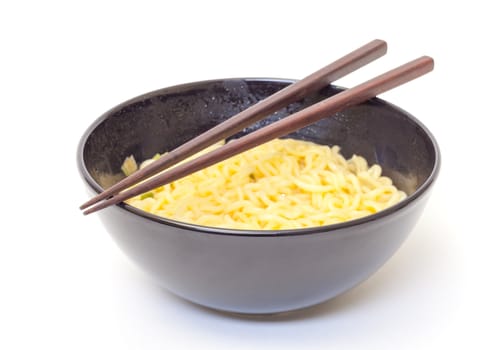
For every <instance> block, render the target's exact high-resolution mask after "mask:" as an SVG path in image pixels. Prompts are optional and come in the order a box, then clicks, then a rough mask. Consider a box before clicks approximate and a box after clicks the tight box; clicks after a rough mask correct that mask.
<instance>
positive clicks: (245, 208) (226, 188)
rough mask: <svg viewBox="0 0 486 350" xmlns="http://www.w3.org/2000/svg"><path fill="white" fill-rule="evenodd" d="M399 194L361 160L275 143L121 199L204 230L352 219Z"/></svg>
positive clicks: (322, 148)
mask: <svg viewBox="0 0 486 350" xmlns="http://www.w3.org/2000/svg"><path fill="white" fill-rule="evenodd" d="M220 146H221V144H218V145H214V146H212V147H210V148H208V149H206V150H205V151H204V152H207V151H209V150H211V149H214V147H220ZM197 156H198V155H196V156H195V157H197ZM142 166H143V165H142ZM405 197H406V195H405V193H404V192H402V191H399V190H397V188H396V187H395V186H393V184H392V181H391V179H390V178H388V177H384V176H381V168H380V166H378V165H372V166H371V167H368V164H367V162H366V160H365V159H364V158H363V157H360V156H356V155H354V156H353V157H351V158H350V159H349V160H346V159H345V158H344V157H343V156H342V155H341V154H340V153H339V147H337V146H333V147H328V146H321V145H317V144H314V143H311V142H305V141H298V140H293V139H277V140H273V141H271V142H268V143H266V144H263V145H261V146H259V147H256V148H254V149H252V150H249V151H247V152H244V153H242V154H239V155H237V156H234V157H232V158H230V159H227V160H226V161H223V162H221V163H218V164H216V165H213V166H211V167H208V168H206V169H203V170H201V171H199V172H197V173H194V174H192V175H190V176H187V177H185V178H182V179H180V180H178V181H175V182H174V183H171V184H169V185H166V186H162V187H159V188H157V189H155V190H153V191H151V192H150V193H146V194H144V195H142V196H138V197H135V198H132V199H129V200H128V201H127V202H128V203H129V204H131V205H133V206H135V207H137V208H140V209H143V210H145V211H148V212H150V213H153V214H157V215H160V216H163V217H166V218H170V219H174V220H178V221H184V222H189V223H194V224H199V225H204V226H213V227H226V228H236V229H250V230H281V229H294V228H303V227H313V226H322V225H328V224H333V223H338V222H343V221H347V220H352V219H356V218H360V217H363V216H366V215H370V214H373V213H376V212H377V211H380V210H382V209H385V208H387V207H389V206H391V205H393V204H395V203H397V202H399V201H400V200H402V199H403V198H405Z"/></svg>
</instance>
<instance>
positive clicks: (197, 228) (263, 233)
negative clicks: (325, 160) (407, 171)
mask: <svg viewBox="0 0 486 350" xmlns="http://www.w3.org/2000/svg"><path fill="white" fill-rule="evenodd" d="M227 81H244V82H250V81H258V82H269V83H281V84H291V83H293V82H295V81H296V80H295V79H286V78H264V77H261V78H259V77H249V78H221V79H210V80H201V81H194V82H189V83H183V84H177V85H173V86H168V87H164V88H161V89H157V90H153V91H150V92H147V93H144V94H141V95H138V96H136V97H133V98H131V99H129V100H126V101H125V102H122V103H120V104H118V105H116V106H114V107H113V108H111V109H109V110H108V111H106V112H105V113H103V114H102V115H101V116H100V117H98V118H97V119H95V121H93V122H92V123H91V124H90V125H89V127H88V128H87V129H86V130H85V131H84V133H83V134H82V137H81V139H80V141H79V143H78V148H77V152H76V158H77V166H78V172H79V173H80V175H81V177H82V178H83V180H84V181H85V183H86V184H87V185H88V186H89V188H90V190H91V191H92V192H94V193H100V192H101V191H102V190H103V189H102V187H101V186H100V185H99V184H98V183H97V182H96V181H95V180H94V178H93V177H92V176H91V175H90V173H89V171H88V169H87V168H86V165H85V163H84V156H83V154H84V148H85V145H86V142H87V140H88V138H89V137H90V135H91V134H92V132H93V131H94V130H95V129H96V128H97V127H98V126H99V125H100V124H101V123H103V122H104V121H105V120H106V119H107V118H109V117H110V116H111V115H112V114H113V113H114V112H116V111H119V110H121V109H123V108H124V107H126V106H128V105H131V104H132V103H135V102H138V101H140V100H144V99H147V98H151V97H154V96H158V95H161V94H164V93H172V92H176V91H177V92H180V91H181V90H186V89H191V88H193V87H196V86H201V85H210V84H215V83H222V82H227ZM329 86H331V87H333V88H337V89H345V88H343V87H340V86H337V85H335V84H329ZM370 101H372V102H374V103H376V104H378V105H383V106H386V107H388V108H392V109H395V110H396V111H397V112H399V113H401V114H403V115H404V116H405V117H406V118H408V119H409V120H410V121H411V122H412V123H414V124H415V125H416V126H418V127H419V128H420V129H421V131H422V132H424V134H425V135H426V137H427V138H428V139H429V141H430V142H431V144H432V146H433V150H434V155H435V158H434V165H433V168H432V171H431V172H430V174H429V175H428V177H427V178H426V179H425V181H424V183H423V184H422V185H421V186H420V187H419V188H417V189H416V190H415V191H414V192H413V193H412V194H410V195H409V196H407V197H406V198H405V199H404V200H402V201H400V202H399V203H397V204H394V205H392V206H391V207H388V208H386V209H383V210H381V211H379V212H377V213H375V214H371V215H367V216H365V217H362V218H359V219H354V220H349V221H345V222H341V223H336V224H330V225H324V226H314V227H306V228H299V229H285V230H245V229H231V228H221V227H212V226H202V225H197V224H191V223H186V222H181V221H177V220H173V219H168V218H164V217H161V216H157V215H155V214H151V213H149V212H146V211H143V210H141V209H138V208H136V207H133V206H131V205H129V204H126V203H119V204H116V205H114V206H112V208H106V209H103V210H110V209H116V210H121V211H123V212H125V213H127V214H128V215H134V216H136V217H139V218H141V219H148V220H150V221H153V222H156V223H159V224H162V225H168V226H173V227H176V228H179V229H183V230H188V231H192V232H194V233H204V234H212V235H225V236H249V237H282V236H299V235H310V234H329V233H331V232H335V231H337V230H341V229H346V228H350V227H354V226H359V225H362V224H365V223H368V222H372V221H377V220H380V219H382V218H385V217H388V216H390V215H392V214H396V213H398V212H400V211H402V210H403V209H404V208H406V207H409V206H410V204H412V203H413V202H415V201H416V200H417V199H419V198H420V197H423V195H424V194H425V193H426V192H428V190H429V189H430V188H431V186H432V185H433V184H434V183H435V181H436V179H437V176H438V174H439V170H440V166H441V154H440V149H439V145H438V143H437V140H436V139H435V137H434V135H433V134H432V133H431V132H430V130H429V129H428V128H427V127H426V126H425V125H424V124H423V123H422V122H421V121H419V120H418V119H417V118H416V117H414V116H413V115H411V114H410V113H409V112H407V111H405V110H404V109H402V108H401V107H398V106H396V105H394V104H392V103H390V102H387V101H385V100H383V99H380V98H378V97H374V98H372V99H370ZM161 227H162V226H161ZM161 232H162V231H161Z"/></svg>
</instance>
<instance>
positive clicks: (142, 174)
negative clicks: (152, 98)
mask: <svg viewBox="0 0 486 350" xmlns="http://www.w3.org/2000/svg"><path fill="white" fill-rule="evenodd" d="M386 50H387V45H386V42H384V41H383V40H373V41H371V42H369V43H368V44H366V45H364V46H362V47H360V48H359V49H357V50H354V51H353V52H351V53H349V54H347V55H345V56H343V57H342V58H340V59H338V60H336V61H334V62H333V63H331V64H329V65H327V66H326V67H324V68H321V69H320V70H318V71H316V72H315V73H312V74H311V75H309V76H308V77H306V78H304V79H302V80H299V81H297V82H295V83H293V84H291V85H289V86H288V87H286V88H284V89H282V90H280V91H278V92H276V93H275V94H273V95H271V96H269V97H267V98H266V99H264V100H262V101H260V102H258V103H256V104H255V105H253V106H251V107H249V108H247V109H245V110H244V111H242V112H240V113H238V114H237V115H235V116H233V117H231V118H229V119H227V120H226V121H224V122H223V123H221V124H219V125H217V126H216V127H214V128H212V129H210V130H208V131H206V132H204V133H202V134H201V135H199V136H197V137H195V138H193V139H192V140H190V141H189V142H186V143H185V144H183V145H182V146H179V147H177V148H176V149H174V150H172V151H171V152H169V153H166V154H165V155H163V156H162V157H160V158H159V159H158V160H157V161H155V162H153V163H151V164H150V165H148V166H146V167H144V168H143V169H142V170H139V171H137V172H135V173H134V174H132V175H130V176H128V177H126V178H124V179H122V180H121V181H120V182H118V183H116V184H115V185H113V186H111V187H110V188H108V189H106V190H105V191H103V192H102V193H100V194H98V195H97V196H95V197H93V198H92V199H90V200H89V201H87V202H86V203H84V204H83V205H81V207H80V209H86V208H87V207H89V206H91V205H93V204H95V203H97V202H99V201H102V200H104V199H106V198H108V197H110V196H112V195H113V194H116V193H118V192H120V191H122V190H124V189H126V188H128V187H130V186H132V185H134V184H136V183H138V182H139V181H142V180H145V179H147V178H149V177H150V176H152V175H155V174H157V173H159V172H160V171H162V170H164V169H167V168H169V167H170V166H172V165H174V164H177V163H179V162H180V161H181V160H183V159H185V158H188V157H190V156H192V155H194V154H196V153H197V152H199V151H201V150H203V149H205V148H206V147H208V146H210V145H212V144H214V143H216V142H218V141H221V140H223V139H225V138H227V137H229V136H232V135H234V134H235V133H237V132H238V131H240V130H243V129H244V128H246V127H247V126H250V125H251V124H253V123H255V122H257V121H258V120H260V119H263V118H264V117H266V116H268V115H270V114H272V113H273V112H275V111H278V110H279V109H281V108H283V107H285V106H287V105H289V104H290V103H292V102H295V101H298V100H299V99H301V98H303V97H304V96H306V95H308V94H310V93H311V92H313V91H317V90H319V89H321V88H323V87H325V86H327V85H329V84H330V83H331V82H333V81H335V80H337V79H339V78H341V77H343V76H345V75H347V74H349V73H351V72H353V71H355V70H357V69H358V68H360V67H363V66H364V65H366V64H368V63H370V62H372V61H374V60H375V59H377V58H379V57H381V56H383V55H384V54H385V53H386Z"/></svg>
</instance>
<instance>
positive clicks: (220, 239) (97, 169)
mask: <svg viewBox="0 0 486 350" xmlns="http://www.w3.org/2000/svg"><path fill="white" fill-rule="evenodd" d="M290 83H292V81H291V80H283V79H259V78H244V79H221V80H212V81H203V82H195V83H189V84H184V85H178V86H173V87H169V88H164V89H161V90H157V91H154V92H151V93H148V94H145V95H142V96H139V97H136V98H134V99H132V100H129V101H127V102H125V103H122V104H121V105H119V106H117V107H115V108H113V109H111V110H110V111H108V112H106V113H105V114H104V115H102V116H101V117H100V118H98V119H97V120H96V121H95V122H94V123H93V124H92V125H91V126H90V127H89V128H88V130H87V131H86V132H85V134H84V135H83V136H82V138H81V141H80V143H79V149H78V154H77V161H78V167H79V171H80V174H81V176H82V178H83V179H84V182H85V184H86V185H87V188H88V189H89V191H90V192H91V193H93V194H94V193H99V192H100V191H101V190H102V188H106V187H108V186H110V185H111V184H113V183H115V182H116V181H119V179H120V178H121V177H122V175H121V173H120V166H121V164H122V162H123V161H124V159H125V157H127V156H129V155H131V154H133V155H134V157H135V158H136V159H137V160H143V159H148V158H151V157H152V156H153V155H154V154H155V153H163V152H166V151H169V150H171V149H173V148H175V147H177V146H179V145H181V144H182V143H184V142H186V141H188V140H189V139H191V138H193V137H194V136H196V135H198V134H200V133H202V132H204V131H205V130H207V129H209V128H211V127H213V126H215V125H217V124H218V123H220V122H222V121H223V120H225V119H227V118H229V117H231V116H233V115H235V114H237V113H238V112H240V111H241V110H243V109H246V108H247V107H249V106H250V105H252V104H254V103H256V102H257V101H259V100H261V99H263V98H265V97H267V96H269V95H271V94H273V93H275V92H276V91H278V90H280V89H282V88H284V87H285V86H287V85H288V84H290ZM341 90H342V89H341V88H339V87H336V86H332V85H331V86H328V87H326V88H324V89H322V90H320V91H318V92H316V93H314V94H312V95H310V96H308V97H306V98H305V99H302V100H300V101H298V102H296V103H292V104H291V105H289V106H287V107H286V108H283V109H282V110H280V111H279V112H276V113H274V114H272V115H271V116H269V117H268V118H266V119H264V120H262V121H261V122H259V123H256V124H255V125H253V126H251V127H248V128H246V129H245V130H243V131H242V132H240V133H239V134H237V135H235V137H240V136H241V135H244V134H246V133H250V132H252V131H253V130H256V129H258V128H261V127H263V126H265V125H267V124H269V123H271V122H273V121H276V120H278V119H280V118H284V117H286V116H287V115H289V114H292V113H294V112H296V111H298V110H300V109H302V108H305V107H306V106H309V105H311V104H314V103H316V102H318V101H320V100H322V99H325V98H327V97H329V96H331V95H333V94H336V93H338V92H339V91H341ZM288 136H289V137H292V138H296V139H302V140H307V141H312V142H315V143H319V144H326V145H339V146H340V147H341V151H342V153H343V155H344V156H345V157H350V156H351V155H352V154H354V153H356V154H359V155H361V156H363V157H365V158H366V159H367V160H368V162H369V163H377V164H379V165H380V166H381V167H382V169H383V174H384V175H386V176H389V177H390V178H392V180H393V181H394V184H395V185H396V186H397V187H398V188H400V189H401V190H403V191H405V192H406V193H407V195H408V197H407V198H406V199H405V200H403V201H402V202H400V203H398V204H396V205H394V206H393V207H390V208H388V209H386V210H383V211H381V212H379V213H377V214H374V215H370V216H368V217H365V218H361V219H358V220H353V221H349V222H345V223H341V224H334V225H328V226H322V227H313V228H306V229H298V230H285V231H245V230H231V229H221V228H212V227H204V226H197V225H191V224H187V223H181V222H177V221H173V220H169V219H165V218H161V217H158V216H155V215H152V214H149V213H146V212H143V211H141V210H138V209H136V208H134V207H131V206H129V205H126V204H123V203H122V204H119V205H116V206H113V207H110V208H107V209H104V210H102V211H100V212H99V213H98V214H97V215H99V216H100V218H101V220H102V222H103V224H104V226H105V227H106V229H107V231H108V232H109V233H110V234H111V236H112V237H113V239H114V240H115V242H116V243H117V244H118V245H119V247H120V248H121V249H122V251H124V252H125V253H126V254H127V255H128V256H129V257H130V258H131V259H132V260H133V261H134V262H135V264H136V265H138V266H139V267H140V268H141V269H142V270H143V271H145V272H147V273H148V274H149V275H151V276H152V277H153V278H154V279H155V280H156V281H158V282H159V283H160V284H161V285H162V286H163V287H164V288H166V289H168V290H170V291H172V292H173V293H175V294H176V295H179V296H181V297H183V298H185V299H187V300H190V301H192V302H194V303H197V304H200V305H204V306H206V307H210V308H214V309H218V310H223V311H229V312H237V313H247V314H266V313H277V312H285V311H290V310H296V309H301V308H305V307H309V306H312V305H315V304H319V303H321V302H324V301H326V300H329V299H331V298H333V297H335V296H337V295H339V294H341V293H343V292H345V291H346V290H348V289H350V288H352V287H353V286H355V285H357V284H359V283H360V282H362V281H364V280H365V279H366V278H368V277H369V276H370V275H371V274H373V273H374V272H375V271H376V270H378V269H379V268H380V267H381V266H382V265H383V264H384V263H385V262H386V261H387V260H388V259H389V258H390V257H391V256H392V255H393V254H394V253H395V252H396V250H397V249H398V248H399V247H400V245H401V244H402V243H403V241H404V240H405V238H406V237H407V236H408V234H409V233H410V232H411V230H412V228H413V227H414V225H415V223H416V222H417V220H418V218H419V216H420V215H421V213H422V212H423V209H424V206H425V203H426V200H427V198H428V196H429V194H430V190H431V188H432V184H433V183H434V181H435V179H436V178H437V175H438V172H439V164H440V156H439V148H438V145H437V143H436V141H435V139H434V137H433V136H432V134H431V133H430V132H429V131H428V130H427V129H426V128H425V127H424V125H422V124H421V123H420V122H419V121H418V120H417V119H416V118H414V117H413V116H412V115H410V114H409V113H407V112H405V111H404V110H402V109H400V108H398V107H396V106H393V105H391V104H389V103H387V102H385V101H383V100H380V99H377V98H375V99H372V100H370V101H368V102H366V103H363V104H360V105H357V106H354V107H351V108H348V109H347V110H345V111H343V112H341V113H337V114H335V115H333V116H332V117H330V118H325V119H323V120H321V121H319V122H317V123H315V124H312V125H310V126H308V127H306V128H303V129H301V130H299V131H297V132H294V133H292V134H289V135H288Z"/></svg>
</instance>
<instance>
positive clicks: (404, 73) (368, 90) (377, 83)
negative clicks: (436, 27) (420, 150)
mask: <svg viewBox="0 0 486 350" xmlns="http://www.w3.org/2000/svg"><path fill="white" fill-rule="evenodd" d="M433 67H434V61H433V59H432V58H430V57H428V56H423V57H420V58H418V59H416V60H413V61H411V62H408V63H406V64H404V65H402V66H400V67H398V68H395V69H393V70H391V71H388V72H387V73H384V74H382V75H379V76H377V77H375V78H373V79H371V80H368V81H367V82H364V83H362V84H359V85H357V86H355V87H353V88H351V89H348V90H344V91H342V92H340V93H338V94H336V95H334V96H332V97H329V98H327V99H326V100H323V101H321V102H318V103H316V104H314V105H312V106H310V107H307V108H306V109H303V110H301V111H299V112H297V113H294V114H293V115H291V116H288V117H286V118H284V119H281V120H279V121H277V122H275V123H273V124H270V125H268V126H266V127H264V128H261V129H259V130H257V131H255V132H253V133H251V134H248V135H246V136H243V137H241V138H239V139H235V140H233V141H232V142H229V143H227V144H225V145H224V146H222V147H220V148H217V149H216V150H214V151H212V152H209V153H206V154H204V155H203V156H201V157H199V158H196V159H193V160H191V161H189V162H186V163H184V164H181V165H179V166H176V167H174V168H172V169H169V170H167V171H165V172H163V173H162V174H159V175H157V176H154V177H153V178H151V179H149V180H147V181H145V182H143V183H140V184H139V185H137V186H135V187H132V188H130V189H128V190H126V191H123V192H120V193H118V194H116V195H114V196H113V197H111V198H109V199H106V200H104V201H102V202H99V203H98V204H96V205H94V206H92V207H91V208H89V209H87V210H85V211H84V214H85V215H87V214H90V213H93V212H96V211H98V210H100V209H103V208H106V207H108V206H110V205H113V204H117V203H120V202H122V201H124V200H126V199H128V198H131V197H134V196H137V195H140V194H142V193H145V192H147V191H149V190H152V189H154V188H156V187H159V186H163V185H165V184H168V183H170V182H173V181H175V180H177V179H179V178H182V177H184V176H187V175H189V174H191V173H193V172H196V171H198V170H201V169H203V168H206V167H208V166H211V165H213V164H216V163H218V162H220V161H222V160H225V159H227V158H230V157H232V156H234V155H236V154H238V153H242V152H244V151H246V150H249V149H251V148H253V147H256V146H258V145H260V144H263V143H265V142H268V141H270V140H272V139H275V138H278V137H281V136H284V135H287V134H289V133H290V132H293V131H295V130H298V129H300V128H303V127H305V126H307V125H309V124H312V123H314V122H316V121H318V120H320V119H322V118H325V117H329V116H331V115H333V114H335V113H337V112H339V111H341V110H343V109H345V108H347V107H350V106H352V105H355V104H358V103H361V102H364V101H366V100H368V99H370V98H372V97H375V96H376V95H378V94H380V93H382V92H385V91H388V90H390V89H393V88H395V87H397V86H399V85H402V84H404V83H406V82H409V81H411V80H413V79H415V78H418V77H420V76H422V75H424V74H426V73H428V72H430V71H432V69H433ZM169 154H170V153H169ZM142 171H143V170H142ZM133 184H134V182H132V185H133Z"/></svg>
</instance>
